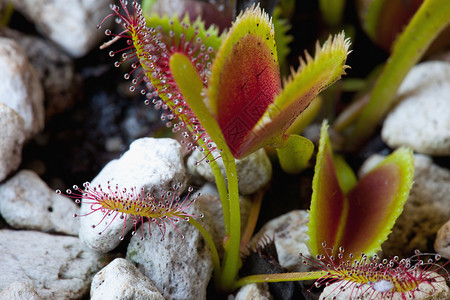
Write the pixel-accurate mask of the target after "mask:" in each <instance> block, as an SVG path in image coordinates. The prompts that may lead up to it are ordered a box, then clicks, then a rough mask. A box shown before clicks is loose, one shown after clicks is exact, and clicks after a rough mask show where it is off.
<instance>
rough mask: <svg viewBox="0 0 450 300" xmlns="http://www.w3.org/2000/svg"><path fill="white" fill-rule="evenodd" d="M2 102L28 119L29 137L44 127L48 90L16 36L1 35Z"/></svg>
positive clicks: (26, 131)
mask: <svg viewBox="0 0 450 300" xmlns="http://www.w3.org/2000/svg"><path fill="white" fill-rule="evenodd" d="M0 53H1V55H0V70H2V71H1V72H0V102H1V103H3V104H5V105H7V106H9V107H10V108H12V109H13V110H15V111H16V112H17V113H18V114H19V115H20V116H21V117H22V118H23V121H24V128H25V135H26V138H27V139H29V138H31V137H33V136H34V135H35V134H36V133H38V132H39V131H41V130H42V129H43V128H44V122H45V120H44V118H45V112H44V92H43V90H42V85H41V82H40V80H39V76H38V74H37V73H36V71H35V70H34V68H33V66H32V65H31V64H30V63H29V62H28V59H27V58H26V55H25V53H24V52H23V50H22V49H21V48H20V47H19V45H18V44H17V43H16V42H15V41H14V40H12V39H8V38H2V37H0Z"/></svg>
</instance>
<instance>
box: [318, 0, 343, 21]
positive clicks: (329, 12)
mask: <svg viewBox="0 0 450 300" xmlns="http://www.w3.org/2000/svg"><path fill="white" fill-rule="evenodd" d="M319 7H320V11H321V12H322V15H323V18H324V20H325V21H326V22H327V23H328V25H330V26H337V25H339V24H340V23H341V20H342V14H343V12H344V8H345V0H319Z"/></svg>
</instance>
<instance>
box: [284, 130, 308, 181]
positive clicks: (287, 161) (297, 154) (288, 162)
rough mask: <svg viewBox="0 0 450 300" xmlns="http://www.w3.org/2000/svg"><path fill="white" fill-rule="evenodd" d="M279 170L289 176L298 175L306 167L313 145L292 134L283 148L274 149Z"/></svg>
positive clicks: (303, 138)
mask: <svg viewBox="0 0 450 300" xmlns="http://www.w3.org/2000/svg"><path fill="white" fill-rule="evenodd" d="M276 150H277V154H278V158H279V160H280V165H281V168H282V169H283V170H284V171H285V172H286V173H289V174H297V173H300V172H301V171H302V170H304V169H305V168H306V167H307V166H308V162H309V160H310V158H311V156H312V154H313V151H314V144H313V143H312V142H311V141H310V140H308V139H307V138H305V137H302V136H299V135H295V134H292V135H290V136H289V137H288V138H287V144H286V146H285V147H282V148H276Z"/></svg>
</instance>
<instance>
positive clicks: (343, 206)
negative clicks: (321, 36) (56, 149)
mask: <svg viewBox="0 0 450 300" xmlns="http://www.w3.org/2000/svg"><path fill="white" fill-rule="evenodd" d="M130 4H131V5H129V4H128V3H127V2H126V1H120V4H119V5H118V6H117V5H111V9H112V14H111V15H109V16H107V17H106V18H105V19H108V18H114V19H115V20H116V22H117V23H118V24H120V25H121V27H122V31H121V32H117V33H116V32H113V31H112V30H110V29H106V30H105V34H106V35H107V36H110V37H111V40H110V41H109V42H107V43H106V44H105V45H104V46H102V48H107V47H110V46H112V47H114V45H113V44H114V43H115V42H116V41H118V40H120V39H124V40H126V43H127V46H126V47H125V48H123V49H114V50H108V51H109V55H110V56H111V57H119V60H117V61H116V62H115V63H114V65H115V66H116V67H120V66H121V65H122V64H124V63H129V64H130V65H131V71H130V72H128V73H126V74H125V75H124V77H125V79H131V87H130V90H131V91H135V90H139V91H140V92H141V93H142V95H145V102H146V103H147V104H153V105H154V107H155V108H156V109H159V110H161V111H162V117H161V118H162V119H163V120H165V121H166V122H167V125H168V126H169V127H171V128H172V130H173V132H178V131H179V132H181V134H182V137H183V141H182V143H183V144H184V145H185V147H186V149H187V150H192V149H198V150H199V151H201V152H202V153H203V158H202V159H200V160H199V161H197V162H196V163H197V164H200V163H203V164H209V166H210V167H211V169H212V172H213V174H214V176H215V182H216V186H217V189H218V192H219V195H220V199H221V204H222V209H223V216H224V227H225V235H226V238H225V239H224V242H223V245H221V246H223V255H222V256H220V255H219V251H217V249H216V245H215V244H214V242H213V239H212V238H211V236H210V235H209V233H208V232H207V231H206V230H205V229H203V228H202V226H201V225H200V224H199V223H198V222H197V221H196V220H195V218H197V217H201V215H193V214H190V213H188V212H187V209H188V208H189V207H190V206H191V205H192V204H193V202H194V201H195V200H196V199H197V198H198V194H195V192H194V191H193V189H192V188H189V189H188V192H189V194H188V195H187V196H184V197H183V196H182V195H181V193H180V187H179V186H174V188H173V190H172V191H165V192H164V193H162V194H161V195H160V196H154V195H151V194H146V193H145V192H144V191H143V190H141V191H138V190H135V189H131V190H125V189H122V188H121V187H120V186H117V187H108V189H107V190H102V189H101V187H93V186H90V185H89V184H86V185H85V186H84V189H81V188H79V187H74V189H75V192H71V191H68V192H67V194H69V195H68V196H69V197H72V198H76V199H77V201H79V202H82V203H83V205H88V206H90V208H91V210H90V212H89V213H88V214H91V213H103V214H104V216H105V217H106V216H107V215H108V216H113V218H112V219H109V220H110V221H109V222H110V223H109V224H106V226H109V225H110V224H111V222H124V224H125V223H126V220H127V218H131V219H132V220H133V224H134V233H136V232H138V231H139V230H141V231H142V230H144V222H148V225H146V226H148V230H149V231H150V232H151V230H152V229H151V226H152V224H155V225H156V227H157V228H159V230H161V232H162V233H163V235H164V232H165V228H166V224H168V225H173V226H175V228H177V227H176V224H177V223H178V222H179V221H180V220H181V221H188V222H190V223H191V224H193V225H194V226H195V227H196V228H198V229H199V230H200V231H201V233H202V234H203V236H204V238H205V240H206V242H207V243H208V245H209V247H210V249H211V256H212V259H213V262H214V283H215V286H216V287H217V289H219V290H222V291H226V292H231V291H233V290H235V289H237V288H238V287H240V286H242V285H245V284H248V283H254V282H277V281H287V280H305V279H316V280H317V281H316V283H317V285H321V284H323V283H326V282H330V280H331V279H333V280H334V281H344V280H347V281H349V282H350V285H352V284H354V285H357V286H358V287H364V288H367V289H371V290H372V291H374V292H381V293H384V295H392V294H393V293H396V292H400V293H403V295H414V292H415V291H417V290H418V286H419V284H420V283H421V282H428V283H430V284H433V282H434V281H435V280H436V279H434V277H430V276H431V275H430V274H431V272H430V270H429V269H425V268H424V267H423V265H424V264H423V263H422V264H419V265H418V266H416V265H413V264H411V263H403V262H400V263H399V265H401V267H399V266H397V264H396V263H397V260H395V261H394V263H392V264H391V263H379V264H376V266H373V265H372V266H371V267H368V268H367V269H361V268H359V266H361V265H364V264H366V263H371V262H372V263H374V262H375V259H374V258H370V257H373V256H374V255H375V253H376V252H377V251H378V250H380V246H381V243H382V242H383V241H384V240H386V238H387V236H388V234H389V232H390V230H391V228H392V226H393V225H394V223H395V220H396V219H397V217H398V216H399V215H400V213H401V211H402V207H403V205H404V203H405V201H406V199H407V197H408V194H409V190H410V189H411V186H412V179H413V174H414V164H413V156H412V152H411V151H410V150H408V149H405V148H401V149H398V150H396V151H395V152H394V153H392V154H391V155H389V156H388V157H387V158H386V159H385V160H384V161H383V162H382V163H380V164H379V165H378V166H377V167H375V168H374V169H373V170H372V171H370V172H369V173H367V174H366V175H365V176H364V177H362V178H361V179H360V180H359V181H358V180H357V179H356V176H355V174H354V173H353V171H352V170H351V168H350V167H349V166H348V165H347V164H346V162H345V161H344V160H343V158H342V157H340V156H339V155H336V154H335V153H334V152H333V150H332V145H331V142H330V140H329V138H328V124H327V122H326V121H324V122H323V125H322V130H321V138H320V145H319V149H318V153H317V159H316V167H315V175H314V180H313V195H312V202H311V208H310V222H309V235H310V241H309V248H310V251H311V253H312V254H313V255H315V256H316V258H317V264H316V265H315V266H316V267H318V268H319V269H320V270H319V271H314V272H306V273H283V274H264V275H261V274H260V275H250V276H247V277H243V278H239V276H238V271H239V268H240V267H241V265H242V262H241V258H240V245H241V241H242V237H241V219H240V206H239V189H238V178H237V172H236V163H235V159H239V158H243V157H245V156H247V155H249V154H251V153H253V152H254V151H256V150H258V149H260V148H262V147H265V146H272V147H274V148H276V150H277V154H278V157H279V161H280V163H281V165H282V166H283V165H284V166H287V167H288V169H289V172H299V171H301V170H302V169H304V168H305V166H307V163H308V161H309V159H310V157H311V156H312V153H313V148H314V146H313V144H312V142H310V141H309V140H308V139H306V138H304V137H301V136H299V135H296V134H289V133H288V132H289V131H288V129H289V127H290V126H291V125H292V124H293V123H294V121H295V120H296V118H297V117H298V116H299V115H301V114H302V113H303V112H304V111H305V109H306V108H307V107H308V106H309V105H310V104H311V103H312V102H313V101H314V99H315V98H316V96H317V95H318V94H319V93H320V92H321V91H322V90H324V89H325V88H327V87H328V86H330V85H331V84H333V83H334V82H335V81H337V80H339V79H340V78H341V76H342V75H344V74H345V70H346V69H347V68H348V66H347V65H346V64H345V62H346V59H347V55H348V54H349V53H350V49H349V48H350V40H349V39H348V38H346V37H345V33H344V32H341V33H339V34H336V35H334V36H330V37H329V38H328V39H327V40H326V41H325V42H324V43H323V44H322V45H320V44H319V43H317V45H316V48H315V53H314V56H311V55H310V54H309V53H307V52H305V56H304V57H303V58H300V67H299V68H298V70H296V71H295V70H292V71H291V74H290V75H289V76H288V77H287V78H283V79H282V76H281V75H280V73H281V72H280V67H279V64H280V61H279V60H280V57H279V55H278V49H279V48H278V47H279V46H280V45H277V44H276V42H275V41H276V37H275V30H274V25H273V22H272V19H271V18H270V17H269V15H268V14H267V13H266V12H264V10H263V9H261V8H260V7H259V5H254V6H252V7H250V8H248V9H246V10H245V11H243V12H241V13H240V14H239V15H238V17H237V18H236V20H235V21H234V22H233V24H232V26H231V28H229V29H228V30H227V31H226V32H224V33H223V34H221V35H219V33H218V30H217V29H216V28H214V27H210V28H205V25H204V24H203V22H202V21H201V20H200V19H197V21H195V22H191V21H189V18H188V17H184V18H181V19H180V18H178V17H176V16H175V17H171V18H169V17H167V16H164V17H161V16H158V15H156V14H154V15H149V16H145V17H144V15H143V12H142V9H141V7H140V5H139V4H138V3H137V2H133V3H130ZM99 28H101V24H100V25H99ZM281 33H282V32H281ZM281 40H283V39H281ZM143 98H144V97H143ZM219 158H220V159H221V160H222V161H223V164H224V167H225V173H226V176H225V177H224V176H223V175H222V173H221V170H220V168H219V166H218V164H217V159H219ZM286 162H287V164H286ZM192 195H194V196H193V197H190V196H192ZM103 220H104V219H102V220H101V221H100V222H99V224H95V225H94V227H98V226H99V225H100V223H102V222H103ZM139 225H141V227H140V229H139V228H138V226H139ZM104 230H105V228H104V229H101V230H100V233H102V231H104ZM177 230H178V228H177ZM125 234H126V231H125V225H124V229H123V232H122V236H121V239H123V237H124V235H125ZM142 236H143V235H142ZM180 237H184V236H183V233H182V232H180ZM325 245H328V246H325ZM344 248H345V251H346V252H345V253H348V254H344V250H343V249H344ZM350 253H358V255H359V254H360V253H366V254H365V256H363V258H362V260H360V262H359V263H358V266H355V265H354V264H353V263H348V264H347V265H346V261H347V260H350V261H351V260H352V257H353V254H350ZM335 258H338V260H337V262H335ZM300 259H302V258H301V257H299V260H300ZM326 259H328V261H327V260H326ZM371 260H373V261H371ZM437 260H438V258H436V261H437ZM313 261H314V260H313V259H311V258H305V262H306V263H307V264H313V263H312V262H313ZM369 261H370V262H369ZM436 261H435V260H433V261H432V262H429V263H428V265H433V266H434V265H435V264H436ZM328 262H331V263H328ZM425 265H427V263H425ZM347 267H348V268H349V269H348V268H347ZM342 268H344V269H345V268H347V269H348V270H347V269H345V270H347V271H345V270H343V269H342ZM354 270H358V272H359V273H358V276H353V275H354V273H355V272H354ZM364 270H367V271H364ZM391 270H394V271H392V272H391ZM395 270H397V271H395ZM421 270H425V271H424V272H419V271H421ZM174 272H176V270H174ZM402 272H403V273H402ZM400 273H401V274H407V275H405V276H403V277H402V276H400V275H398V274H400ZM419 274H420V275H419Z"/></svg>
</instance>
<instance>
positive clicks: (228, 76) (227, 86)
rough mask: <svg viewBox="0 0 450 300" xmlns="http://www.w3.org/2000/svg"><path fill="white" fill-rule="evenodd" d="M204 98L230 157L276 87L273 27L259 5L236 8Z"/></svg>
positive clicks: (238, 153) (237, 154) (246, 137)
mask: <svg viewBox="0 0 450 300" xmlns="http://www.w3.org/2000/svg"><path fill="white" fill-rule="evenodd" d="M208 88H209V89H208V104H209V106H210V108H211V111H212V112H213V114H214V115H215V116H216V118H217V120H218V122H219V125H220V128H221V129H222V132H223V134H224V136H225V139H226V140H227V144H228V146H229V148H230V150H231V151H232V153H233V155H234V156H235V157H241V156H243V154H246V153H243V151H242V144H243V142H244V141H248V140H249V139H253V138H254V137H251V136H249V135H250V134H251V131H252V129H253V127H254V126H255V124H256V123H257V122H258V120H259V119H260V118H261V116H262V115H263V114H264V113H265V111H266V109H267V107H268V106H269V105H270V104H271V103H272V101H273V99H274V98H275V96H276V95H277V94H278V93H279V92H280V88H281V80H280V74H279V68H278V57H277V51H276V44H275V37H274V29H273V25H272V23H271V21H270V20H269V17H268V15H267V14H266V13H264V12H263V11H262V10H261V9H260V8H259V7H258V6H257V7H252V8H250V9H248V10H246V11H245V12H244V13H243V14H241V15H240V16H239V17H238V18H237V20H236V21H235V22H234V24H233V26H232V28H231V29H230V31H229V32H228V34H227V36H226V37H225V38H224V41H223V43H222V46H221V48H220V50H219V52H218V53H217V55H216V59H215V61H214V64H213V66H212V69H211V77H210V80H209V87H208Z"/></svg>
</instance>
